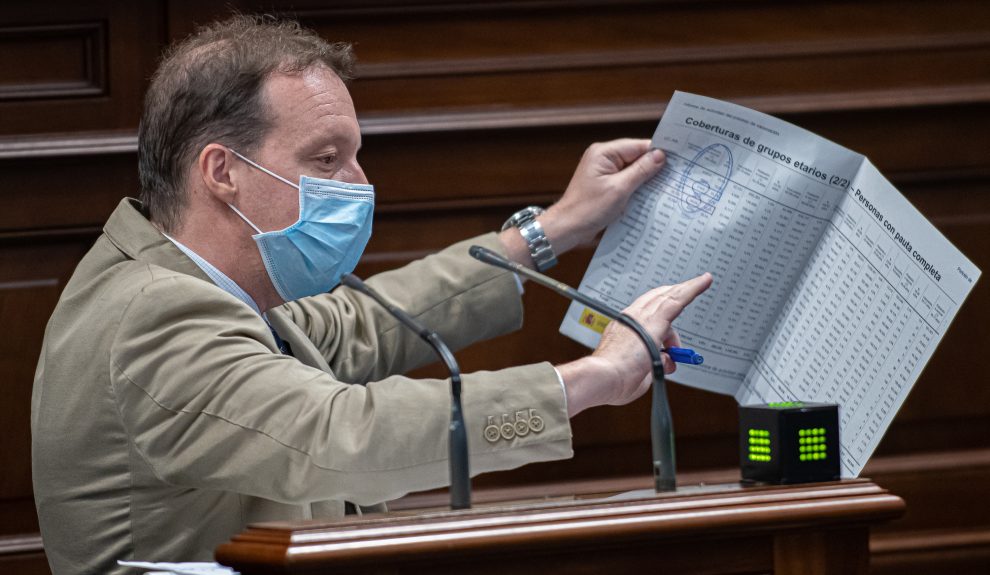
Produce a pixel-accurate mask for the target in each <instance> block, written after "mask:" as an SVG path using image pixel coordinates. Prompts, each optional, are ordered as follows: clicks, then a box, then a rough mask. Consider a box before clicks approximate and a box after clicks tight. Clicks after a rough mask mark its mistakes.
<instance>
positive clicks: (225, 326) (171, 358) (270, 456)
mask: <svg viewBox="0 0 990 575" xmlns="http://www.w3.org/2000/svg"><path fill="white" fill-rule="evenodd" d="M204 286H205V284H204V283H203V282H201V281H199V280H196V279H194V278H189V277H186V276H182V275H176V274H164V277H157V278H155V279H154V280H153V281H150V282H148V283H147V285H144V286H143V287H142V288H141V289H140V290H137V291H136V293H135V294H134V295H133V297H131V299H130V301H129V302H127V304H126V309H125V311H124V312H123V314H122V316H121V320H120V324H119V326H118V328H117V331H116V334H115V337H114V340H113V344H112V347H111V353H110V363H111V365H110V372H111V386H112V392H113V397H114V400H115V401H116V404H117V405H116V409H117V411H118V412H119V415H120V418H121V421H122V422H123V425H124V427H125V429H126V432H127V434H128V436H129V437H130V439H131V441H132V445H133V446H134V450H135V452H136V454H137V456H139V457H140V458H141V459H142V460H143V461H144V462H145V464H146V465H147V466H148V467H149V468H150V469H151V470H152V472H153V473H154V474H155V475H156V476H157V477H158V478H159V479H161V480H162V481H165V482H167V483H169V484H172V485H179V486H188V487H195V488H204V489H219V490H226V491H234V492H239V493H244V494H249V495H253V496H257V497H263V498H266V499H271V500H274V501H281V502H286V503H305V502H310V501H317V500H324V499H345V500H348V501H353V502H355V503H358V504H361V505H370V504H374V503H378V502H382V501H387V500H390V499H394V498H396V497H399V496H401V495H403V494H405V493H407V492H409V491H417V490H423V489H430V488H434V487H438V486H442V485H445V484H446V483H447V482H448V471H447V466H448V463H447V427H448V422H449V408H448V405H449V385H448V383H447V382H446V381H442V380H431V379H421V380H414V379H408V378H405V377H402V376H392V377H388V378H384V379H382V380H380V381H374V382H371V383H369V384H368V385H366V386H363V385H350V384H346V383H342V382H340V381H337V380H335V379H334V378H333V377H332V376H331V375H330V374H328V373H326V372H323V371H321V370H319V369H315V368H311V367H308V366H306V365H304V364H302V363H300V362H298V361H296V360H295V359H293V358H291V357H288V356H284V355H281V354H278V353H277V350H276V349H275V343H274V341H273V339H272V336H271V334H270V332H269V331H268V327H267V325H266V324H265V323H264V322H263V321H262V320H261V318H259V317H258V316H257V315H256V314H254V313H253V312H251V311H250V310H249V309H248V308H247V306H244V305H242V304H241V303H240V302H239V301H237V300H236V299H235V298H233V297H232V296H229V295H228V294H226V293H224V292H222V291H221V290H217V289H214V288H212V286H206V287H204ZM462 397H463V401H464V412H465V418H466V421H467V427H468V435H469V446H470V450H471V470H472V472H473V473H475V474H477V473H481V472H485V471H491V470H496V469H509V468H513V467H517V466H519V465H522V464H525V463H529V462H532V461H541V460H549V459H559V458H565V457H569V456H570V455H571V447H570V427H569V423H568V419H567V413H566V407H565V403H564V397H563V392H562V390H561V386H560V384H559V382H558V379H557V375H556V373H555V371H554V369H553V367H552V366H550V365H549V364H537V365H531V366H524V367H518V368H511V369H505V370H500V371H497V372H481V373H474V374H470V375H467V376H465V378H464V389H463V396H462ZM534 418H538V419H534ZM492 423H495V424H496V426H495V427H497V428H498V429H497V431H499V433H497V434H495V433H493V428H492V425H491V424H492ZM506 423H508V424H510V425H509V427H512V428H514V429H511V430H510V429H508V428H507V427H505V424H506ZM486 433H487V436H486Z"/></svg>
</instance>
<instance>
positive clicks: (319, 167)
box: [236, 65, 368, 232]
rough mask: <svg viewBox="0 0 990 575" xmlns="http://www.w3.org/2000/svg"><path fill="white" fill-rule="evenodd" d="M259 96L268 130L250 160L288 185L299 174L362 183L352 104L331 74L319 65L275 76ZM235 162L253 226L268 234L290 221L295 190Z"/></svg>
mask: <svg viewBox="0 0 990 575" xmlns="http://www.w3.org/2000/svg"><path fill="white" fill-rule="evenodd" d="M262 94H263V97H264V98H265V102H266V105H267V107H268V110H269V113H270V114H271V116H272V120H273V121H272V128H271V130H270V131H269V133H268V135H267V136H266V137H265V139H264V140H263V141H262V143H261V146H260V148H259V149H258V150H257V151H255V152H254V153H253V154H251V155H249V157H250V158H251V159H252V160H254V161H255V162H258V163H259V164H261V165H262V166H264V167H266V168H268V169H269V170H271V171H273V172H275V173H276V174H279V175H280V176H282V177H284V178H286V179H288V180H289V181H291V182H293V183H298V182H299V176H300V175H305V176H312V177H315V178H328V179H334V180H340V181H343V182H350V183H359V184H366V183H368V180H367V179H366V178H365V175H364V171H363V170H362V169H361V166H360V165H359V164H358V161H357V153H358V150H359V149H360V148H361V130H360V128H359V126H358V122H357V114H356V113H355V111H354V103H353V102H352V101H351V96H350V94H349V93H348V92H347V88H346V86H344V83H343V82H342V81H341V80H340V78H339V77H337V75H336V74H335V73H333V72H332V71H330V70H329V69H327V68H326V67H324V66H322V65H321V66H315V67H313V68H310V69H308V70H306V71H304V72H302V73H299V74H293V75H285V74H276V75H274V76H272V77H271V78H269V80H268V81H267V82H266V84H265V86H264V88H263V91H262ZM238 151H240V150H238ZM237 164H238V165H237V166H236V169H237V170H238V171H240V173H241V174H242V176H243V177H241V178H240V180H241V181H243V182H245V183H246V186H245V192H246V193H245V194H244V196H242V198H241V201H242V202H243V203H242V206H241V209H242V210H243V211H245V213H246V214H248V215H249V217H251V219H252V221H253V222H254V223H255V225H257V226H258V227H259V228H261V230H262V231H265V232H268V231H273V230H280V229H283V228H285V227H288V226H290V225H292V224H293V223H295V221H296V220H297V219H298V217H299V194H298V191H297V190H294V189H292V188H290V187H289V186H287V185H285V184H284V183H281V182H279V181H278V180H276V179H274V178H272V177H271V176H269V175H268V174H265V173H264V172H262V171H260V170H257V169H255V168H253V167H251V166H249V165H248V164H247V163H245V162H238V163H237Z"/></svg>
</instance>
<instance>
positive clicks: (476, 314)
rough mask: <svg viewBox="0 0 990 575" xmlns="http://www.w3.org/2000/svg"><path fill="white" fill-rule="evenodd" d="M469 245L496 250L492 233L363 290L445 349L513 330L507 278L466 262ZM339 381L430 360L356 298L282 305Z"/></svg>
mask: <svg viewBox="0 0 990 575" xmlns="http://www.w3.org/2000/svg"><path fill="white" fill-rule="evenodd" d="M473 244H478V245H482V246H484V247H487V248H489V249H492V250H495V251H501V250H502V247H501V243H500V242H499V241H498V237H497V235H496V234H494V233H491V234H487V235H484V236H480V237H477V238H473V239H470V240H466V241H463V242H460V243H457V244H454V245H453V246H451V247H449V248H447V249H445V250H443V251H441V252H438V253H436V254H433V255H430V256H427V257H426V258H424V259H422V260H418V261H415V262H412V263H410V264H408V265H406V266H404V267H402V268H400V269H397V270H393V271H388V272H385V273H381V274H377V275H375V276H374V277H372V278H370V279H368V285H370V286H372V287H373V288H374V289H375V290H376V291H378V292H379V293H381V294H382V295H383V296H385V297H386V298H387V299H388V300H389V301H391V302H392V303H394V304H395V305H397V306H399V307H400V308H402V309H403V310H405V311H406V312H407V313H409V314H410V315H411V316H413V317H415V318H417V319H418V320H419V321H421V322H422V323H423V324H424V325H426V326H428V327H429V328H431V329H433V330H434V331H436V332H437V333H438V334H439V335H440V337H441V338H442V339H443V340H444V342H445V343H446V344H447V345H448V346H450V348H451V349H454V350H457V349H461V348H464V347H466V346H468V345H470V344H472V343H474V342H477V341H482V340H485V339H490V338H492V337H495V336H498V335H502V334H504V333H508V332H510V331H513V330H516V329H519V327H521V326H522V313H523V312H522V301H521V298H520V293H519V287H518V282H517V280H516V279H515V277H514V276H513V274H512V273H510V272H506V271H504V270H500V269H498V268H494V267H492V266H489V265H486V264H483V263H481V262H478V261H476V260H475V259H474V258H472V257H470V255H469V254H468V248H470V247H471V245H473ZM280 310H281V311H283V312H287V313H289V314H290V315H291V317H292V321H293V322H294V323H295V324H296V325H298V326H299V327H300V328H302V330H303V331H304V332H305V334H306V336H307V337H308V338H309V340H310V341H312V342H313V344H314V345H316V347H317V349H319V351H320V353H321V354H322V355H323V356H324V357H325V358H326V360H327V363H329V365H330V368H331V369H332V370H333V372H334V374H336V376H337V377H339V378H340V379H341V380H343V381H349V382H361V383H363V382H365V381H370V380H377V379H382V378H384V377H387V376H389V375H392V374H396V373H405V372H407V371H409V370H410V369H413V368H416V367H419V366H421V365H424V364H426V363H430V362H432V361H435V360H436V355H435V354H434V352H433V351H432V350H431V349H430V347H429V346H428V345H427V344H426V343H424V342H423V341H422V340H421V339H420V338H419V337H418V335H417V334H415V333H413V332H412V331H410V330H409V329H407V328H406V327H404V326H403V325H401V324H400V323H399V322H397V321H396V320H395V319H394V318H392V316H391V315H389V314H388V312H387V311H386V310H385V309H383V308H382V307H381V306H380V305H378V304H377V303H375V302H374V301H371V300H370V299H369V298H368V297H366V296H364V295H363V294H360V293H357V292H355V291H353V290H350V289H348V288H345V287H340V288H338V289H336V290H334V291H333V292H332V293H330V294H326V295H321V296H316V297H312V298H305V299H302V300H299V301H297V302H292V303H289V304H286V305H285V306H282V308H280Z"/></svg>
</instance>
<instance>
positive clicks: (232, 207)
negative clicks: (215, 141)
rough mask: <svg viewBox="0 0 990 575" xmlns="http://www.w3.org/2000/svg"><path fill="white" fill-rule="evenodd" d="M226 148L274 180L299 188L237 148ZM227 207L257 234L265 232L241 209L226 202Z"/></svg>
mask: <svg viewBox="0 0 990 575" xmlns="http://www.w3.org/2000/svg"><path fill="white" fill-rule="evenodd" d="M227 149H228V150H230V153H231V154H234V155H235V156H237V157H238V158H240V159H242V160H244V161H245V162H247V163H248V164H251V165H252V166H254V167H255V168H258V169H259V170H261V171H262V172H264V173H266V174H268V175H269V176H271V177H273V178H275V179H276V180H280V181H282V182H285V183H286V184H288V185H290V186H292V187H293V188H295V189H297V190H298V189H299V186H297V185H295V184H293V183H292V182H290V181H289V180H286V179H285V178H283V177H282V176H280V175H278V174H276V173H275V172H273V171H271V170H269V169H268V168H266V167H264V166H262V165H261V164H258V163H255V162H253V161H251V160H249V159H248V158H247V157H245V156H242V155H241V154H240V153H239V152H238V151H237V150H235V149H233V148H227ZM227 207H228V208H230V209H232V210H234V213H235V214H237V215H238V216H240V217H241V219H242V220H244V221H245V222H246V223H247V225H249V226H251V227H252V228H253V229H254V231H256V232H258V233H259V234H263V233H265V232H263V231H261V230H260V229H258V226H256V225H254V223H252V222H251V220H249V219H247V216H245V215H244V214H243V213H241V211H240V210H238V209H237V208H235V207H234V206H233V205H231V204H227Z"/></svg>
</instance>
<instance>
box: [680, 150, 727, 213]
mask: <svg viewBox="0 0 990 575" xmlns="http://www.w3.org/2000/svg"><path fill="white" fill-rule="evenodd" d="M732 165H733V160H732V150H730V149H729V147H728V146H726V145H725V144H712V145H710V146H708V147H706V148H703V149H702V150H701V151H700V152H698V153H697V154H696V155H695V156H694V159H692V160H691V162H690V163H689V164H688V166H687V169H685V170H684V173H683V174H682V175H681V181H680V182H679V185H678V187H677V188H678V189H677V193H678V200H679V201H678V202H677V205H678V207H679V208H680V210H681V213H682V214H683V215H685V216H687V217H697V216H699V215H702V214H704V215H708V216H710V215H712V214H713V213H715V206H716V205H718V202H719V200H721V199H722V193H723V192H724V191H725V187H726V186H727V185H728V184H729V178H730V177H731V176H732Z"/></svg>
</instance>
